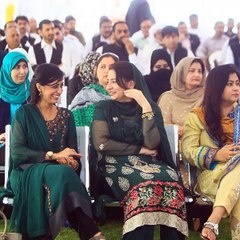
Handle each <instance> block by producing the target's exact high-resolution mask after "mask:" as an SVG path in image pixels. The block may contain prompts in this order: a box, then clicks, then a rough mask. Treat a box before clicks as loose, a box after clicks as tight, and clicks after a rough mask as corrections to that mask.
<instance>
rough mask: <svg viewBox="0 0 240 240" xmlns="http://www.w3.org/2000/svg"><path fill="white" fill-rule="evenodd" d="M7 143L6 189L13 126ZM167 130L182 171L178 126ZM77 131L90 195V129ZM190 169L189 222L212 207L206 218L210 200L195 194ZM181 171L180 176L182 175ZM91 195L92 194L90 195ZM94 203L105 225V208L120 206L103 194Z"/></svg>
mask: <svg viewBox="0 0 240 240" xmlns="http://www.w3.org/2000/svg"><path fill="white" fill-rule="evenodd" d="M5 130H6V143H5V166H4V187H5V188H6V187H7V180H8V170H9V159H10V132H11V126H10V125H7V126H6V129H5ZM165 130H166V133H167V137H168V140H169V143H170V147H171V152H172V156H173V159H174V161H175V164H176V165H177V167H178V169H180V162H179V160H178V158H177V155H178V126H177V125H166V126H165ZM76 131H77V142H78V151H79V152H80V153H81V154H82V155H83V156H82V158H81V164H82V170H81V173H80V178H81V180H82V182H83V183H84V184H85V186H86V188H87V190H88V192H89V194H90V193H91V186H90V157H89V152H90V150H89V149H90V140H89V139H90V129H89V127H87V126H84V127H76ZM187 167H188V175H189V188H188V190H187V191H186V194H185V202H186V203H187V207H188V215H189V220H191V219H192V218H196V217H199V216H200V215H202V213H203V208H205V206H204V205H207V206H210V208H209V210H208V211H206V209H204V213H205V215H206V216H205V217H207V216H208V214H209V213H210V211H211V203H209V202H208V199H205V198H202V197H201V196H199V195H196V194H195V193H194V187H193V186H194V185H195V183H196V181H197V177H196V176H197V171H196V168H195V167H193V166H190V165H189V164H188V165H187ZM180 174H181V173H180V171H179V175H180ZM90 195H91V194H90ZM198 199H201V200H202V202H203V203H204V204H203V206H201V205H199V203H198ZM92 202H93V203H94V206H95V215H96V217H97V218H98V220H99V222H100V224H102V225H103V224H104V223H105V220H106V214H105V207H115V206H120V204H119V202H118V201H117V200H116V199H115V198H114V197H112V196H109V195H108V194H102V195H101V196H99V199H92ZM3 203H4V204H12V203H13V199H12V198H7V197H5V198H4V199H3ZM205 217H204V218H203V220H202V223H203V222H204V221H205Z"/></svg>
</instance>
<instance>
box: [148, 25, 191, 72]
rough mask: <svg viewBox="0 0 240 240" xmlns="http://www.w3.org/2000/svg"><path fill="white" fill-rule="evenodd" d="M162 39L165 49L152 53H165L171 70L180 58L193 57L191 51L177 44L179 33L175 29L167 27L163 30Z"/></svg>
mask: <svg viewBox="0 0 240 240" xmlns="http://www.w3.org/2000/svg"><path fill="white" fill-rule="evenodd" d="M162 37H163V43H164V46H165V47H164V48H162V49H157V50H155V51H154V52H153V53H155V52H157V51H158V52H159V53H161V52H163V53H164V54H166V53H167V55H168V56H169V61H170V62H171V63H172V66H173V68H175V67H176V65H177V64H178V63H179V62H180V60H181V59H182V58H184V57H194V54H193V53H192V51H191V50H189V49H186V48H184V47H182V45H181V44H180V43H179V33H178V29H177V28H176V27H173V26H167V27H165V28H163V29H162ZM153 53H152V54H153Z"/></svg>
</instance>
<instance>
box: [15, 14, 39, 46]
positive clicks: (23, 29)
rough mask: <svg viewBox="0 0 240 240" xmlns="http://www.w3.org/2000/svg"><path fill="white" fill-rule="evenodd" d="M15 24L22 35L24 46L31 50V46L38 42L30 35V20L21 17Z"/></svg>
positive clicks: (17, 18)
mask: <svg viewBox="0 0 240 240" xmlns="http://www.w3.org/2000/svg"><path fill="white" fill-rule="evenodd" d="M15 22H16V24H17V28H18V30H19V33H20V38H21V44H22V46H23V47H25V48H29V47H30V46H32V45H34V44H35V43H36V42H35V38H33V37H31V36H30V34H29V30H30V27H29V22H28V18H27V17H26V16H23V15H21V16H20V15H19V16H17V17H16V19H15Z"/></svg>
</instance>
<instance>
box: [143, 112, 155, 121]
mask: <svg viewBox="0 0 240 240" xmlns="http://www.w3.org/2000/svg"><path fill="white" fill-rule="evenodd" d="M153 117H154V113H153V112H146V113H143V114H142V119H144V118H147V119H148V120H152V119H153Z"/></svg>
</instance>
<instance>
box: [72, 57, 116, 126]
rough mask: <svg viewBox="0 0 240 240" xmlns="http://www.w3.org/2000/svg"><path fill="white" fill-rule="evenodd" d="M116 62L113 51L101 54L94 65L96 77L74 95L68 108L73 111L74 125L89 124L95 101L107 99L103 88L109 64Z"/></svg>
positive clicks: (107, 96)
mask: <svg viewBox="0 0 240 240" xmlns="http://www.w3.org/2000/svg"><path fill="white" fill-rule="evenodd" d="M115 62H118V56H117V55H115V54H114V53H104V54H102V55H101V56H100V57H99V59H98V61H97V62H96V65H95V67H94V69H95V71H94V72H96V77H94V78H93V79H92V80H91V81H89V82H88V84H87V85H86V86H85V87H84V88H83V89H82V90H81V91H80V92H79V93H78V94H77V95H76V96H75V97H74V99H73V101H72V103H71V104H70V105H69V107H68V109H70V110H71V111H72V112H73V116H74V120H75V124H76V126H90V125H91V123H92V118H93V113H94V109H95V103H97V102H99V101H101V100H106V99H109V98H110V97H109V95H108V93H107V91H106V90H105V88H106V85H107V74H108V70H109V66H110V65H111V64H113V63H115Z"/></svg>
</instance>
